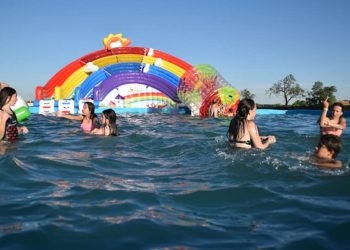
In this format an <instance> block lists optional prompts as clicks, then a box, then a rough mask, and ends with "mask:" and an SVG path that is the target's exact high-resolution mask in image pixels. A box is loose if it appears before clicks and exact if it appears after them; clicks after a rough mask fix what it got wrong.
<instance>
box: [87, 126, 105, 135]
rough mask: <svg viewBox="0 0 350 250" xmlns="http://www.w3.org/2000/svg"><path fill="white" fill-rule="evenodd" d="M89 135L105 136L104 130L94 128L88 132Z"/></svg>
mask: <svg viewBox="0 0 350 250" xmlns="http://www.w3.org/2000/svg"><path fill="white" fill-rule="evenodd" d="M90 134H92V135H105V130H104V128H95V129H93V130H92V131H91V132H90Z"/></svg>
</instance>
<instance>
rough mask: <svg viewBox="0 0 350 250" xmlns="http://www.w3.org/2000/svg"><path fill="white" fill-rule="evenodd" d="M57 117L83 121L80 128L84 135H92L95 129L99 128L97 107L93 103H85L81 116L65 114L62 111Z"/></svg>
mask: <svg viewBox="0 0 350 250" xmlns="http://www.w3.org/2000/svg"><path fill="white" fill-rule="evenodd" d="M56 116H58V117H63V118H66V119H69V120H77V121H81V125H80V128H81V129H82V130H83V131H84V133H90V132H91V131H92V130H94V129H95V128H98V118H97V116H96V114H95V105H94V104H93V103H92V102H85V103H84V105H83V109H82V114H81V115H70V114H63V113H62V111H58V112H57V113H56Z"/></svg>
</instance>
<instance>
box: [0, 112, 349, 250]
mask: <svg viewBox="0 0 350 250" xmlns="http://www.w3.org/2000/svg"><path fill="white" fill-rule="evenodd" d="M317 119H318V116H315V115H308V114H293V115H258V116H257V118H256V121H257V124H258V125H259V129H260V134H261V135H267V134H272V135H275V136H276V137H277V143H276V144H274V145H273V146H272V147H271V148H270V149H268V150H266V151H260V150H256V149H253V150H237V149H232V148H230V147H229V146H228V144H227V140H226V131H227V128H228V124H229V120H228V119H200V118H195V117H191V116H187V115H171V114H144V115H119V116H118V124H119V129H120V136H119V137H98V136H89V135H84V134H83V133H82V132H81V130H80V129H79V125H80V124H79V122H74V121H69V120H64V119H62V118H57V117H45V116H42V115H35V114H34V115H32V116H31V117H30V120H28V121H26V122H25V125H26V126H27V127H28V128H29V130H30V133H29V134H27V135H25V136H22V137H21V139H20V140H19V141H17V142H16V143H14V144H9V145H2V152H3V155H2V156H0V249H275V248H278V249H349V248H350V237H349V235H350V179H349V178H350V174H349V173H350V171H349V162H350V157H349V149H350V140H349V139H350V134H349V129H348V131H345V133H344V134H343V139H344V144H343V150H342V152H341V153H340V154H339V156H338V157H337V158H338V159H340V160H342V161H343V163H344V165H345V167H344V168H343V169H341V170H336V171H331V170H324V169H319V168H316V167H314V166H312V165H311V164H310V163H309V162H308V161H307V157H308V156H309V155H310V154H312V153H313V151H314V147H315V145H316V144H317V142H318V139H319V129H318V126H317V124H316V121H317Z"/></svg>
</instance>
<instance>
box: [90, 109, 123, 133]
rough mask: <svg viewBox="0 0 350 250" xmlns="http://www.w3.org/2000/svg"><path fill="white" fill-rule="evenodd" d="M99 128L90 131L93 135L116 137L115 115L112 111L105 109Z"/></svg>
mask: <svg viewBox="0 0 350 250" xmlns="http://www.w3.org/2000/svg"><path fill="white" fill-rule="evenodd" d="M101 123H102V127H101V128H95V129H94V130H92V131H91V134H94V135H104V136H116V135H118V127H117V114H116V113H115V112H114V110H113V109H106V110H104V111H103V112H102V115H101Z"/></svg>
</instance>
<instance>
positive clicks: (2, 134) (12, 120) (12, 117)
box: [0, 87, 28, 141]
mask: <svg viewBox="0 0 350 250" xmlns="http://www.w3.org/2000/svg"><path fill="white" fill-rule="evenodd" d="M16 102H17V93H16V90H15V89H13V88H11V87H4V88H2V89H1V91H0V140H6V141H15V140H16V139H17V137H18V133H22V134H26V133H28V129H27V127H25V126H23V127H19V126H18V123H17V117H16V114H15V113H14V112H13V111H12V110H11V107H12V106H13V105H15V103H16Z"/></svg>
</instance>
